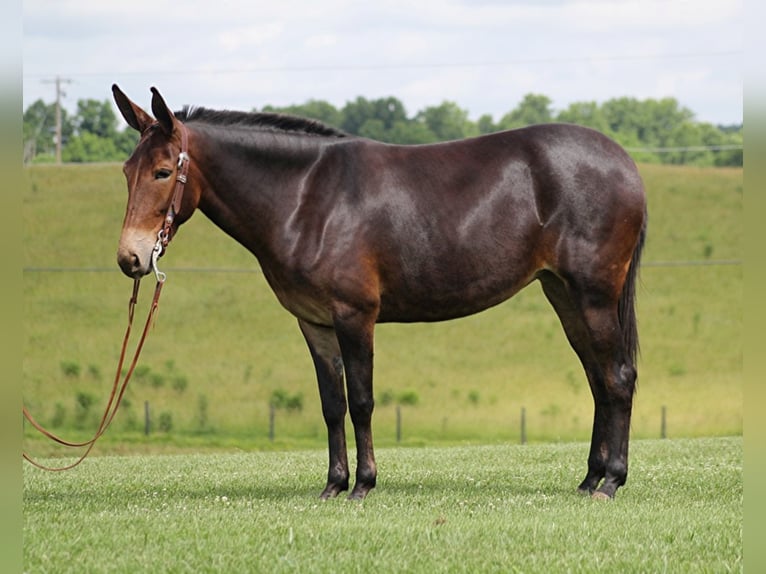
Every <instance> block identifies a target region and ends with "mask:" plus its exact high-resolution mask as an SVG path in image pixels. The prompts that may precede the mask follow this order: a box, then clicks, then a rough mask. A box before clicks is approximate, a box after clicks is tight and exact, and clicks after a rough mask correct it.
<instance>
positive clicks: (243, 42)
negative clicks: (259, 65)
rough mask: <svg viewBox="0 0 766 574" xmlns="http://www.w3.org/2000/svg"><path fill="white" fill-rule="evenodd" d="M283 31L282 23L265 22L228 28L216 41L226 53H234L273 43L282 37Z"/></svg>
mask: <svg viewBox="0 0 766 574" xmlns="http://www.w3.org/2000/svg"><path fill="white" fill-rule="evenodd" d="M283 31H284V24H283V23H282V22H267V23H265V24H256V25H254V26H242V27H236V28H228V29H226V30H225V31H223V32H221V33H220V34H219V35H218V41H219V42H220V44H221V46H222V47H223V48H224V49H225V50H226V51H229V52H234V51H237V50H240V49H242V48H247V47H252V46H256V47H260V46H264V45H266V44H271V43H274V42H275V41H276V40H278V39H279V38H280V36H282V33H283Z"/></svg>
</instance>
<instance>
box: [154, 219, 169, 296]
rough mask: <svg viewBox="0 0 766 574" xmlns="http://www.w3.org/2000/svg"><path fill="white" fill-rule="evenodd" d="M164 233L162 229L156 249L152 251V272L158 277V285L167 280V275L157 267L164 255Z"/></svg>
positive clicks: (155, 245)
mask: <svg viewBox="0 0 766 574" xmlns="http://www.w3.org/2000/svg"><path fill="white" fill-rule="evenodd" d="M162 231H163V230H162V229H160V231H159V233H158V234H157V243H155V244H154V249H152V270H153V271H154V275H155V276H156V277H157V283H164V282H165V279H167V275H166V274H165V273H163V272H162V271H160V270H159V268H158V267H157V260H158V259H159V258H160V255H162V249H163V239H164V234H163V233H162Z"/></svg>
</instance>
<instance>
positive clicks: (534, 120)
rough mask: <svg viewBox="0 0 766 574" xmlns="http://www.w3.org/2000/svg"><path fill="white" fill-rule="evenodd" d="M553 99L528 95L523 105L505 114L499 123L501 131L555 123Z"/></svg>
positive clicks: (538, 95) (540, 95)
mask: <svg viewBox="0 0 766 574" xmlns="http://www.w3.org/2000/svg"><path fill="white" fill-rule="evenodd" d="M551 103H552V102H551V99H550V98H549V97H548V96H544V95H542V94H526V95H525V96H524V99H522V101H521V103H520V104H519V105H518V106H516V107H515V108H514V109H513V110H511V111H510V112H508V113H507V114H505V115H504V116H503V117H502V118H501V119H500V122H499V124H498V125H499V127H500V128H501V129H504V130H507V129H512V128H521V127H524V126H531V125H533V124H544V123H548V122H551V121H553V112H552V111H551Z"/></svg>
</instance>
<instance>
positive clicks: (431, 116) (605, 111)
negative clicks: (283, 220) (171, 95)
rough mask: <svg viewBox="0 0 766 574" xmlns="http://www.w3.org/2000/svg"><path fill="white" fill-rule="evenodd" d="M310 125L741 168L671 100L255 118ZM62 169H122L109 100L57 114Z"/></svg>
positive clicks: (712, 133)
mask: <svg viewBox="0 0 766 574" xmlns="http://www.w3.org/2000/svg"><path fill="white" fill-rule="evenodd" d="M253 111H256V112H257V111H261V112H275V113H284V114H292V115H299V116H303V117H307V118H312V119H316V120H319V121H322V122H325V123H327V124H330V125H332V126H335V127H339V128H341V129H343V130H345V131H347V132H348V133H350V134H354V135H359V136H363V137H368V138H372V139H376V140H379V141H383V142H388V143H396V144H425V143H433V142H438V141H447V140H453V139H459V138H466V137H473V136H478V135H481V134H487V133H491V132H495V131H500V130H506V129H512V128H519V127H524V126H527V125H531V124H539V123H547V122H567V123H575V124H580V125H584V126H588V127H591V128H594V129H597V130H599V131H601V132H603V133H605V134H606V135H608V136H610V137H612V138H613V139H615V140H616V141H618V142H619V143H620V144H622V145H623V146H624V147H626V148H627V149H628V150H629V151H630V152H631V154H632V155H633V157H634V158H635V159H636V160H637V161H640V162H650V163H667V164H687V165H697V166H741V165H742V157H743V150H742V141H743V139H742V132H743V130H742V124H738V125H732V126H720V125H718V126H716V125H713V124H710V123H706V122H698V121H696V120H695V118H694V114H693V113H692V112H691V110H689V109H688V108H686V107H684V106H682V105H681V104H680V103H679V102H678V101H677V100H676V99H675V98H662V99H644V100H639V99H636V98H631V97H621V98H613V99H610V100H607V101H605V102H603V103H601V104H599V103H597V102H595V101H590V102H575V103H572V104H570V105H569V106H568V107H567V108H566V109H563V110H560V111H554V110H553V108H552V101H551V99H550V98H548V97H547V96H545V95H542V94H532V93H530V94H527V95H525V96H524V97H523V98H522V100H521V102H519V104H518V105H517V106H516V107H515V108H513V109H512V110H510V111H509V112H508V113H506V114H505V115H503V116H502V117H500V118H499V119H498V120H497V121H495V119H494V118H493V117H492V116H491V115H489V114H485V115H482V116H481V117H479V118H478V120H476V121H473V120H471V119H470V118H469V117H468V110H465V109H463V108H461V107H460V106H458V105H457V104H456V103H454V102H450V101H444V102H442V103H441V104H439V105H438V106H429V107H426V108H425V109H423V110H420V111H418V112H417V113H415V114H414V115H409V114H408V113H407V110H406V109H405V107H404V104H403V103H402V102H401V101H400V100H399V99H397V98H395V97H387V98H378V99H367V98H363V97H361V96H360V97H357V98H356V99H355V100H353V101H349V102H347V103H346V104H345V105H344V106H343V107H342V108H337V107H335V106H333V105H332V104H331V103H329V102H327V101H324V100H309V101H307V102H305V103H303V104H297V105H291V106H284V107H278V106H271V105H267V106H265V107H263V108H262V109H261V110H258V109H253ZM55 116H56V113H55V104H46V103H45V102H43V101H42V100H37V101H36V102H34V103H33V104H31V105H30V106H29V107H28V108H27V109H26V110H25V111H24V117H23V120H24V121H23V129H24V161H25V163H44V162H52V161H54V158H55V146H56V141H55ZM61 135H62V160H63V161H64V162H105V161H124V160H125V159H126V158H127V157H128V156H129V155H130V153H131V152H132V151H133V148H134V147H135V145H136V142H137V141H138V134H136V132H134V131H133V130H132V129H130V128H127V127H125V128H123V129H120V127H119V122H118V120H117V116H116V115H115V112H114V109H113V107H112V105H111V103H110V102H109V100H104V101H98V100H93V99H87V100H79V101H78V102H77V109H76V111H75V113H74V114H69V113H68V112H67V111H66V110H64V109H62V110H61Z"/></svg>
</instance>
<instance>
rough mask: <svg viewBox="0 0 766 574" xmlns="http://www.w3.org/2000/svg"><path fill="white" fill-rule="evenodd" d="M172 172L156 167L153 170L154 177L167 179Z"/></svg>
mask: <svg viewBox="0 0 766 574" xmlns="http://www.w3.org/2000/svg"><path fill="white" fill-rule="evenodd" d="M172 173H173V172H172V171H170V170H169V169H158V170H157V171H155V172H154V179H167V178H169V177H170V176H171V174H172Z"/></svg>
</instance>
